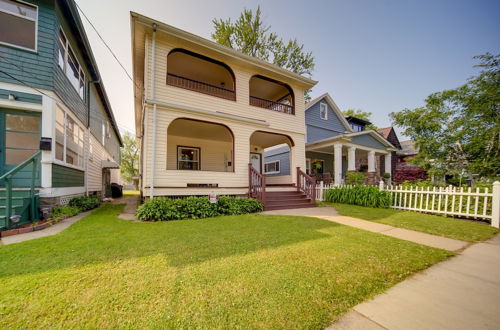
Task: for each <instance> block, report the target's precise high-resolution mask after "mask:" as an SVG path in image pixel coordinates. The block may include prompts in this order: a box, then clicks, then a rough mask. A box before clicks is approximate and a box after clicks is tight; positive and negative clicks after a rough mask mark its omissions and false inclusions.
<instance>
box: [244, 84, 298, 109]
mask: <svg viewBox="0 0 500 330" xmlns="http://www.w3.org/2000/svg"><path fill="white" fill-rule="evenodd" d="M250 105H253V106H255V107H259V108H264V109H268V110H272V111H277V112H282V113H286V114H289V115H294V114H295V107H294V96H293V90H292V88H291V87H290V86H288V85H287V84H285V83H282V82H279V81H276V80H274V79H270V78H267V77H264V76H260V75H255V76H253V77H252V78H250Z"/></svg>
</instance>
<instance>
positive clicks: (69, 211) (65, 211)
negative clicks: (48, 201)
mask: <svg viewBox="0 0 500 330" xmlns="http://www.w3.org/2000/svg"><path fill="white" fill-rule="evenodd" d="M78 213H80V209H79V208H78V207H75V206H56V207H54V208H53V209H52V217H54V218H59V217H62V216H63V215H67V216H70V217H72V216H74V215H77V214H78Z"/></svg>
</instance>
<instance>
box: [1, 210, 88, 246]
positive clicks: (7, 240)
mask: <svg viewBox="0 0 500 330" xmlns="http://www.w3.org/2000/svg"><path fill="white" fill-rule="evenodd" d="M90 212H91V211H87V212H83V213H80V214H78V215H75V216H74V217H71V218H67V219H64V220H62V221H61V222H58V223H56V224H55V225H53V226H50V227H47V228H45V229H42V230H37V231H32V232H30V233H25V234H19V235H12V236H7V237H2V239H1V243H2V244H3V245H9V244H14V243H20V242H24V241H30V240H32V239H36V238H40V237H47V236H52V235H55V234H58V233H60V232H61V231H63V230H64V229H66V228H68V227H69V226H71V225H72V224H74V223H75V222H77V221H79V220H81V219H82V218H84V217H86V216H87V215H89V214H90Z"/></svg>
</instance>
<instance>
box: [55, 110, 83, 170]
mask: <svg viewBox="0 0 500 330" xmlns="http://www.w3.org/2000/svg"><path fill="white" fill-rule="evenodd" d="M83 146H84V130H83V128H82V127H81V126H80V125H79V124H78V123H77V122H76V121H75V120H74V119H73V118H72V117H71V116H70V115H69V114H68V113H66V112H65V111H64V110H63V109H61V108H60V107H59V106H58V107H57V110H56V159H57V160H60V161H62V162H64V163H67V164H70V165H73V166H76V167H82V166H83Z"/></svg>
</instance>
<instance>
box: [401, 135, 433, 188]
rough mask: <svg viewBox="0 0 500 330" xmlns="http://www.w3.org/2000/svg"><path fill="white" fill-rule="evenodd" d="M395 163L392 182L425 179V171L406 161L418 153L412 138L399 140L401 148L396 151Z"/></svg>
mask: <svg viewBox="0 0 500 330" xmlns="http://www.w3.org/2000/svg"><path fill="white" fill-rule="evenodd" d="M396 154H397V165H396V172H395V174H394V183H396V184H400V183H403V182H404V181H415V180H418V179H421V180H425V179H427V172H426V171H424V170H423V169H421V168H420V167H418V166H416V165H413V164H410V163H408V160H409V159H411V158H413V157H415V156H416V155H417V154H418V150H417V148H416V147H415V142H414V141H412V140H407V141H401V149H400V150H398V151H397V152H396Z"/></svg>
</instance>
